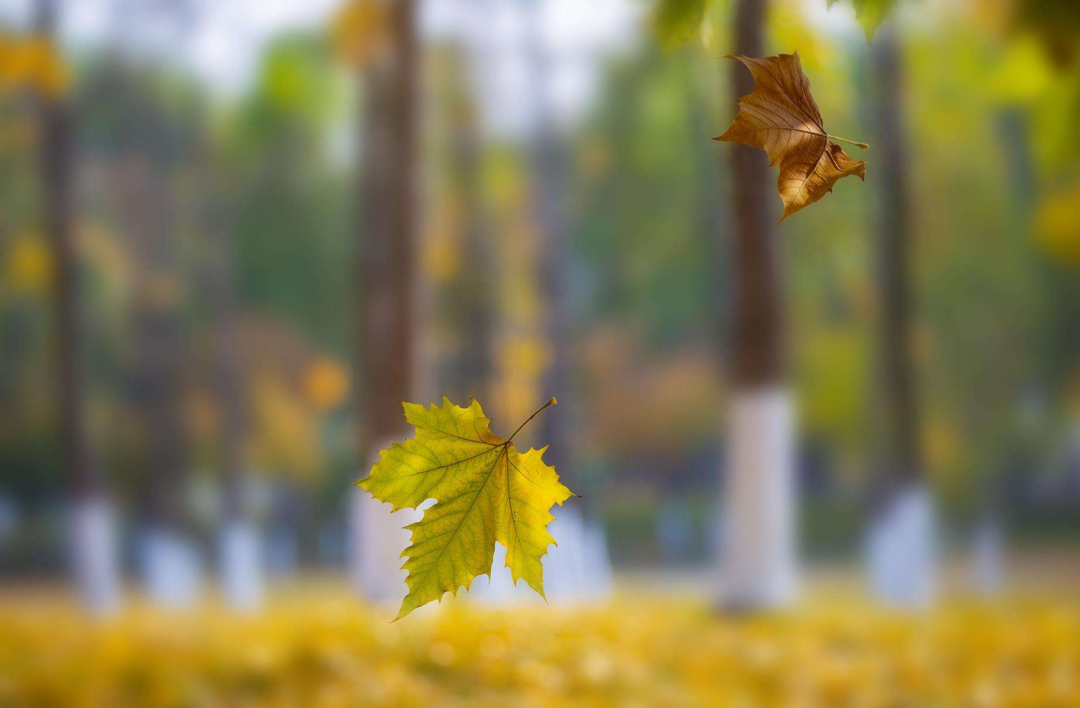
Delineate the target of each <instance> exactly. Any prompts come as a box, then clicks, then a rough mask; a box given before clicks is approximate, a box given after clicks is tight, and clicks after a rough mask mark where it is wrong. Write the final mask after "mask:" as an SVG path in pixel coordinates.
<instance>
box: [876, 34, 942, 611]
mask: <svg viewBox="0 0 1080 708" xmlns="http://www.w3.org/2000/svg"><path fill="white" fill-rule="evenodd" d="M871 54H872V67H873V76H874V85H875V86H876V87H877V90H878V91H879V94H878V97H877V102H876V121H877V132H878V143H879V146H878V147H877V148H876V154H877V155H878V159H877V161H876V165H877V168H876V170H877V174H878V175H879V176H878V184H879V185H880V199H881V201H880V207H881V222H880V227H879V230H878V232H879V249H880V250H879V262H878V267H879V276H880V281H881V289H882V312H881V325H880V343H879V347H878V355H879V357H878V358H879V362H880V371H879V377H880V390H881V398H882V405H881V406H879V407H878V410H879V411H880V417H879V421H878V422H879V424H880V428H879V441H878V459H877V462H876V470H875V472H876V476H877V479H876V489H875V497H876V498H875V500H874V508H873V510H872V515H871V521H870V530H869V534H868V537H867V551H868V555H869V565H870V576H871V582H872V584H873V587H874V590H875V592H876V593H877V595H878V597H879V598H880V599H881V600H882V601H883V602H885V603H886V604H888V605H891V606H894V607H900V608H916V607H922V606H925V605H926V604H928V603H929V602H931V601H932V599H933V597H934V576H935V570H934V551H935V540H934V537H935V531H934V509H933V500H932V498H931V495H930V491H929V489H928V487H927V485H926V481H925V477H924V474H923V470H922V457H921V454H920V450H919V424H918V406H917V395H916V390H915V367H914V361H913V358H912V354H911V292H910V289H911V276H910V258H911V253H910V251H911V236H912V234H911V225H910V216H911V197H910V191H909V189H908V183H907V171H908V170H907V156H908V150H907V141H906V136H905V135H904V129H903V123H902V121H903V115H904V112H903V100H902V92H903V88H904V83H903V68H902V55H901V52H900V47H899V44H898V40H897V36H896V32H895V28H892V27H890V28H885V29H883V30H882V31H880V32H879V33H878V36H877V37H876V38H875V40H874V44H873V48H872V50H871Z"/></svg>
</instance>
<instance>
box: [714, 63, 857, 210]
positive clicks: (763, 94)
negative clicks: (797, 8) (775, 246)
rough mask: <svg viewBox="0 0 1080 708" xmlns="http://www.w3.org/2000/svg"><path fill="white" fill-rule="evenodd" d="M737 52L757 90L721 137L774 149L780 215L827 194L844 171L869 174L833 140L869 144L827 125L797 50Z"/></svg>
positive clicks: (771, 154) (772, 162)
mask: <svg viewBox="0 0 1080 708" xmlns="http://www.w3.org/2000/svg"><path fill="white" fill-rule="evenodd" d="M731 58H732V59H738V60H739V61H741V62H742V63H743V64H744V65H746V67H747V68H748V69H750V73H751V74H753V76H754V91H753V92H752V93H750V94H747V95H746V96H743V97H742V98H740V99H739V113H738V115H736V116H735V122H733V123H732V124H731V127H730V128H728V129H727V132H726V133H724V134H723V135H721V136H720V137H719V138H715V140H723V141H725V142H729V143H745V144H746V145H750V146H751V147H756V148H761V149H762V150H764V151H765V152H766V153H768V155H769V164H770V165H780V177H779V179H778V180H777V182H776V189H777V191H778V192H779V193H780V198H781V199H782V200H783V202H784V215H783V217H782V218H781V219H780V221H783V220H784V219H786V218H788V217H789V216H791V215H792V214H794V213H795V212H797V211H799V210H800V209H802V208H803V207H805V206H806V205H808V204H813V203H814V202H816V201H817V200H819V199H821V198H822V197H824V196H825V195H826V194H827V193H828V192H831V191H832V188H833V185H834V184H836V182H837V180H839V179H840V178H842V177H846V176H848V175H858V177H859V179H862V180H865V179H866V163H864V162H862V161H861V160H854V159H852V158H851V157H849V156H848V154H847V153H845V152H844V151H843V150H842V149H841V148H840V146H839V145H837V144H836V143H834V142H832V141H833V140H839V141H841V142H847V143H851V144H853V145H858V146H859V147H861V148H862V149H864V150H866V149H867V148H868V147H869V146H868V145H866V144H865V143H857V142H854V141H851V140H847V139H846V138H837V137H836V136H833V135H829V134H828V133H827V132H826V131H825V127H824V126H823V124H822V120H821V111H820V110H818V107H817V103H816V102H815V101H814V97H813V96H812V95H811V94H810V81H809V80H808V79H807V78H806V74H804V73H803V70H802V65H801V64H800V63H799V55H798V53H797V52H796V53H795V54H781V55H779V56H775V57H763V58H760V59H755V58H752V57H731Z"/></svg>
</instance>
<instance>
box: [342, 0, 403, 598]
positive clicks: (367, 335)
mask: <svg viewBox="0 0 1080 708" xmlns="http://www.w3.org/2000/svg"><path fill="white" fill-rule="evenodd" d="M417 4H418V3H417V0H393V1H392V2H391V4H390V23H389V31H390V34H391V36H390V51H389V53H388V55H387V56H385V57H380V58H379V60H377V61H376V63H375V64H374V65H372V66H370V67H368V69H367V71H365V72H364V76H363V80H364V86H363V87H362V90H363V94H364V104H365V105H364V109H365V110H364V111H363V121H364V123H363V125H362V128H361V133H362V135H363V140H362V142H363V154H362V156H361V167H360V170H361V172H360V194H359V201H360V204H361V205H362V206H361V212H362V214H361V219H362V221H361V231H362V233H361V234H360V239H361V247H360V267H359V285H360V288H361V298H362V300H361V305H360V307H361V311H360V327H359V331H360V336H361V341H360V351H361V364H360V379H361V385H360V387H359V388H360V395H361V399H360V406H359V410H360V415H361V419H362V422H361V426H362V430H361V434H360V440H361V449H362V452H361V456H360V460H361V465H362V466H363V467H364V469H363V472H364V475H363V476H366V472H367V466H368V465H369V464H371V463H372V461H373V460H374V458H375V454H376V451H378V450H379V449H381V448H382V447H386V446H387V445H388V444H389V443H390V442H391V441H392V440H396V439H398V438H402V437H405V433H406V424H405V420H404V416H403V413H402V409H401V402H402V401H407V400H411V399H412V398H413V396H414V394H415V391H414V390H413V388H414V384H413V374H414V371H413V367H414V351H413V349H414V343H415V331H414V328H415V322H414V319H415V318H414V292H415V277H416V276H415V270H416V258H415V253H414V250H415V243H416V228H417V222H418V220H417V199H416V189H417V180H416V174H417V167H418V164H417V158H418V155H417V118H418V114H417V92H418V69H419V67H418V60H419V57H418V38H417V27H416V13H417ZM362 495H363V493H362V492H360V491H356V492H355V505H356V508H355V510H354V512H355V513H354V519H353V520H354V524H355V526H354V531H353V542H354V547H353V554H352V555H353V558H352V562H353V569H352V575H353V580H354V584H355V586H356V588H357V589H358V590H359V591H360V592H361V593H363V594H364V595H366V596H368V597H371V598H380V597H385V596H393V595H396V594H398V593H399V591H400V586H399V585H398V582H397V581H398V579H399V578H403V577H404V574H403V573H402V572H401V571H400V570H398V566H400V559H399V558H398V556H397V551H395V550H394V549H395V548H401V547H403V546H398V545H397V542H398V541H399V540H401V538H402V537H403V536H402V533H401V532H400V529H399V527H400V526H401V525H402V519H401V517H400V516H398V517H393V518H391V517H390V515H389V510H388V509H387V508H383V507H382V506H381V505H379V504H378V503H377V502H374V501H372V500H371V499H370V498H366V497H364V496H362ZM404 538H405V540H406V545H407V538H408V535H407V532H406V533H405V534H404Z"/></svg>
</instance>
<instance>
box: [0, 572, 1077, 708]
mask: <svg viewBox="0 0 1080 708" xmlns="http://www.w3.org/2000/svg"><path fill="white" fill-rule="evenodd" d="M347 598H348V594H347V590H346V589H345V588H344V587H334V588H322V589H318V590H308V591H307V592H299V593H296V594H293V595H285V596H278V597H275V598H273V600H272V603H271V606H270V607H269V608H268V611H267V612H266V613H265V614H264V615H262V616H261V617H237V616H232V615H229V614H226V613H224V612H222V611H221V610H218V609H215V608H210V607H206V608H202V609H201V610H199V611H197V612H193V613H188V614H175V613H157V612H153V611H151V610H148V609H146V608H141V607H137V608H134V609H132V610H129V611H128V612H127V613H126V614H124V615H123V616H122V617H120V618H118V619H117V620H116V621H113V622H110V623H106V624H102V623H99V622H93V621H90V620H88V619H86V618H84V617H83V616H82V615H80V614H79V613H78V612H77V611H75V609H74V608H73V607H71V606H69V605H66V604H65V603H63V602H61V601H58V600H56V599H55V598H49V597H48V596H45V597H42V594H41V593H35V595H34V597H32V598H29V597H26V598H20V599H18V600H16V601H15V602H12V600H11V597H10V594H9V595H8V596H7V597H5V602H4V603H3V604H2V605H0V705H5V706H33V707H34V708H98V707H100V706H127V707H131V708H165V707H170V708H171V707H174V706H230V707H236V708H240V707H243V708H254V707H256V706H258V707H260V708H276V707H279V706H280V707H284V706H303V707H304V708H345V707H350V708H352V707H358V706H393V707H410V706H417V707H419V706H425V707H428V706H440V708H442V707H446V708H458V707H462V708H463V707H465V706H468V707H469V708H474V707H479V708H485V707H496V706H498V707H502V706H525V707H529V708H532V707H536V708H546V707H549V706H550V707H555V706H584V707H599V706H687V707H690V708H697V707H711V706H716V707H718V708H725V707H728V706H731V707H734V706H751V707H754V708H763V707H766V706H777V707H781V708H788V707H790V706H800V707H804V708H836V707H842V706H866V707H867V708H878V707H880V708H886V707H889V706H902V707H908V706H911V707H916V706H920V707H921V706H972V707H977V706H978V707H981V706H988V707H995V708H997V707H1001V708H1005V707H1010V708H1024V707H1030V708H1067V707H1069V706H1076V705H1077V701H1078V696H1080V652H1078V650H1077V647H1078V645H1080V644H1078V639H1080V610H1078V609H1077V607H1076V604H1075V602H1072V601H1071V600H1067V601H1060V602H1043V603H1040V604H1025V605H1012V606H1007V607H1006V606H994V607H965V606H950V607H946V608H943V609H940V610H938V611H936V612H934V613H932V614H930V615H925V616H924V615H918V616H910V615H908V616H905V615H894V614H889V613H885V612H881V611H874V610H870V609H867V608H865V607H860V606H858V604H857V603H856V604H854V605H844V606H842V607H841V606H837V607H828V608H818V609H812V610H808V611H805V612H799V613H794V614H790V615H784V616H751V617H743V618H738V617H734V618H733V617H726V618H725V617H720V616H717V615H716V614H714V613H712V612H710V611H709V610H708V609H707V608H706V607H703V606H700V605H697V604H693V603H676V602H670V601H667V602H665V601H651V602H645V601H633V600H623V601H620V602H617V603H614V604H612V605H610V606H604V607H594V608H565V607H563V608H560V607H548V606H543V605H539V606H530V607H520V606H519V607H515V608H513V609H482V608H478V607H475V606H468V605H467V604H464V603H455V604H454V605H452V606H447V607H444V608H440V611H437V612H431V613H423V614H421V615H418V616H416V617H414V618H413V619H412V621H410V622H408V623H397V624H391V623H388V622H386V620H385V617H384V616H383V615H382V612H381V611H380V610H379V609H377V608H371V607H368V606H365V605H362V604H360V603H357V602H355V601H353V600H350V599H347Z"/></svg>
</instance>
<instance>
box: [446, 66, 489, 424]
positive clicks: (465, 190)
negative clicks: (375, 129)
mask: <svg viewBox="0 0 1080 708" xmlns="http://www.w3.org/2000/svg"><path fill="white" fill-rule="evenodd" d="M463 64H464V63H463ZM461 68H462V70H464V69H465V67H464V65H463V66H462V67H461ZM462 91H463V93H464V88H463V89H462ZM451 112H452V114H453V127H452V135H451V140H453V143H454V147H453V154H454V162H455V166H456V168H457V170H456V171H457V178H458V179H459V180H460V184H461V190H462V201H463V206H464V214H463V219H464V233H463V236H464V237H463V239H462V246H463V251H464V256H465V263H466V267H465V268H464V269H463V272H462V273H461V277H462V278H463V280H464V283H463V285H462V289H463V297H462V302H461V306H462V308H463V314H464V317H463V322H462V324H463V326H462V332H461V334H460V337H459V347H458V352H459V357H458V362H457V367H456V368H457V370H458V377H459V385H458V388H459V389H460V391H462V392H464V393H465V395H466V396H469V397H472V398H476V399H477V400H480V401H487V396H486V394H487V390H488V384H489V382H490V380H491V372H492V338H493V329H494V316H495V313H494V307H493V305H492V302H493V300H494V297H495V295H494V292H493V289H492V268H493V263H492V259H491V256H490V253H491V248H490V245H489V243H488V234H487V220H486V218H485V214H484V199H483V172H482V167H483V165H482V159H483V141H482V139H481V135H480V117H479V115H477V114H478V109H477V107H476V105H475V101H474V100H473V98H472V96H471V95H467V94H466V95H462V96H459V97H457V100H456V101H455V105H454V106H452V107H451ZM461 405H464V402H461Z"/></svg>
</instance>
